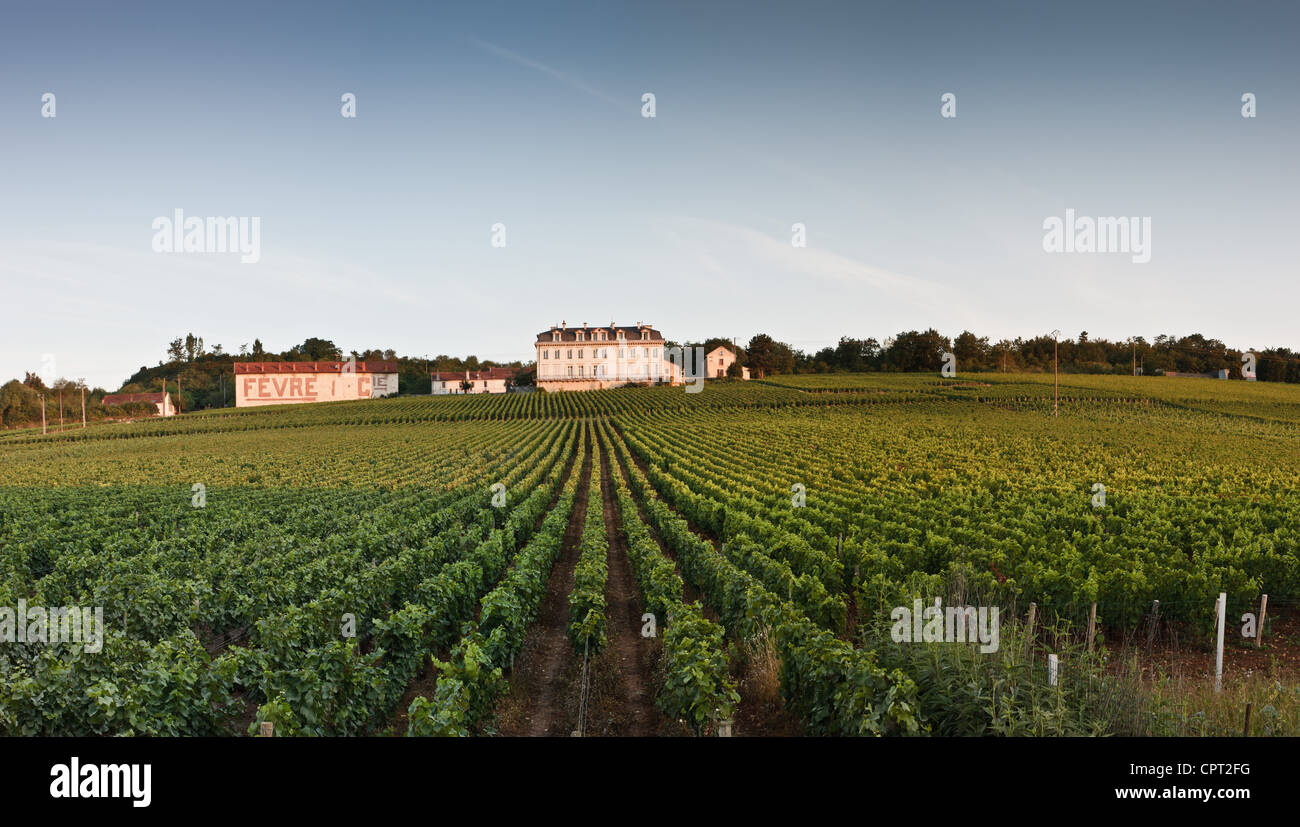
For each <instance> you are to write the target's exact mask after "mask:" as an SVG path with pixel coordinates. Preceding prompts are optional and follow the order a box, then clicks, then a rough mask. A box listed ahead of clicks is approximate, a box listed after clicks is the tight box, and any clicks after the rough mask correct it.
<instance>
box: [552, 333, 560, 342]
mask: <svg viewBox="0 0 1300 827" xmlns="http://www.w3.org/2000/svg"><path fill="white" fill-rule="evenodd" d="M551 341H552V342H558V341H560V334H558V333H552V334H551Z"/></svg>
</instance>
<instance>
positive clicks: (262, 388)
mask: <svg viewBox="0 0 1300 827" xmlns="http://www.w3.org/2000/svg"><path fill="white" fill-rule="evenodd" d="M257 396H258V398H260V399H266V398H268V394H267V392H266V377H265V376H259V377H257Z"/></svg>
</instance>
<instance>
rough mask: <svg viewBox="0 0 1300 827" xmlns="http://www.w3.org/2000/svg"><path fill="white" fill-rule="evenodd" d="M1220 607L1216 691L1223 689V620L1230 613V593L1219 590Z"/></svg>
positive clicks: (1215, 669) (1215, 677) (1218, 607)
mask: <svg viewBox="0 0 1300 827" xmlns="http://www.w3.org/2000/svg"><path fill="white" fill-rule="evenodd" d="M1216 608H1217V609H1218V615H1219V618H1218V624H1217V625H1218V627H1219V640H1218V643H1216V644H1215V647H1214V691H1215V692H1221V691H1222V690H1223V621H1224V617H1225V615H1227V614H1228V593H1227V592H1219V600H1218V603H1217V605H1216Z"/></svg>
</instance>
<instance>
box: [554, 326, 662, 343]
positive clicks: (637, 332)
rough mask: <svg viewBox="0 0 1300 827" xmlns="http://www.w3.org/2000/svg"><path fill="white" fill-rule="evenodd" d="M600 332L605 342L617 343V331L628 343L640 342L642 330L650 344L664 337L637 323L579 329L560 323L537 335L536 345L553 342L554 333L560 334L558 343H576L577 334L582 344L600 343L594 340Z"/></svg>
mask: <svg viewBox="0 0 1300 827" xmlns="http://www.w3.org/2000/svg"><path fill="white" fill-rule="evenodd" d="M600 330H603V331H605V335H606V337H607V338H606V341H618V331H620V330H621V331H623V335H624V337H626V338H627V339H628V340H629V341H637V342H639V341H641V331H643V330H646V331H649V332H650V339H649V341H652V342H662V341H664V336H663V334H662V333H660V332H659V331H658V330H655V329H654V328H653V327H651V326H650V325H648V324H641V323H640V322H637V323H636V324H634V325H616V324H614V323H613V322H610V323H609V324H608V325H600V326H595V327H593V326H591V325H587V324H583V325H581V326H579V327H568V326H566V325H565V324H564V323H560V325H559V326H558V327H551V328H548V329H546V330H543V331H542V332H541V333H538V334H537V344H539V345H540V344H544V343H548V342H552V341H554V339H553V337H552V334H555V333H559V334H560V338H559V341H561V342H576V341H578V334H579V333H582V334H583V338H582V341H583V343H584V344H585V343H587V342H591V341H600V340H599V339H596V338H594V337H595V335H596V332H597V331H600Z"/></svg>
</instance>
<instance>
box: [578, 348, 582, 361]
mask: <svg viewBox="0 0 1300 827" xmlns="http://www.w3.org/2000/svg"><path fill="white" fill-rule="evenodd" d="M578 358H579V359H581V358H582V351H581V350H579V351H578Z"/></svg>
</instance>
